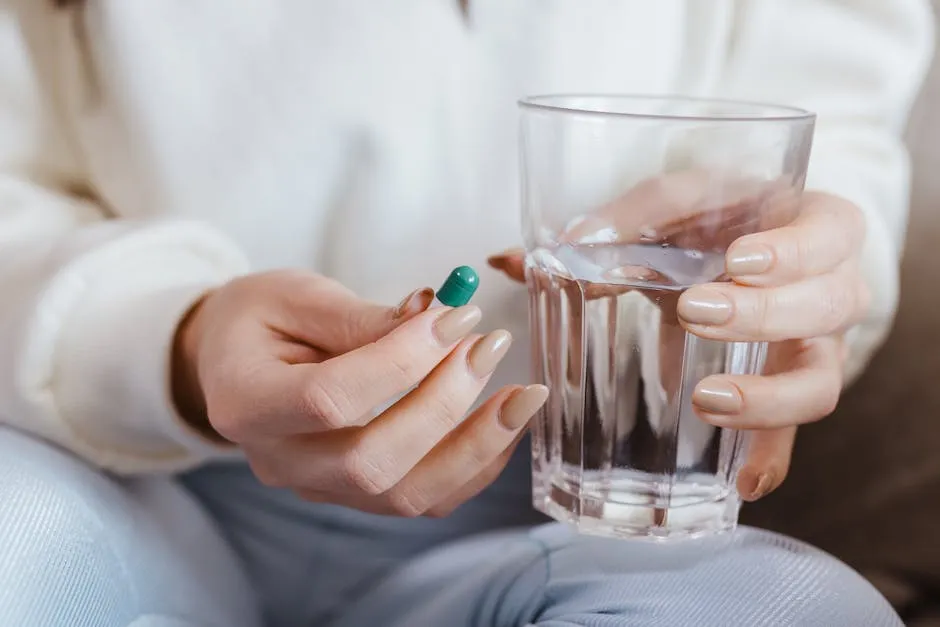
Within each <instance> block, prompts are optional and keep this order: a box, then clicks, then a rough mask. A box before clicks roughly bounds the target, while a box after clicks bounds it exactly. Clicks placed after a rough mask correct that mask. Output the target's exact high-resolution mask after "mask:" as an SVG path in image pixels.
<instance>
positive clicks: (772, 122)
mask: <svg viewBox="0 0 940 627" xmlns="http://www.w3.org/2000/svg"><path fill="white" fill-rule="evenodd" d="M520 106H521V112H522V114H521V124H522V129H521V130H522V177H523V181H522V189H523V219H522V222H523V232H524V240H525V247H526V279H527V284H528V288H529V294H530V315H531V326H532V334H533V346H534V355H533V363H534V367H535V375H536V380H537V381H539V382H541V383H545V384H546V385H548V386H549V388H550V389H551V395H550V397H549V400H548V402H547V403H546V405H545V407H544V408H543V410H542V411H541V413H540V415H539V416H538V417H537V418H536V420H535V421H534V423H533V429H532V456H533V473H534V477H533V479H534V481H533V500H534V504H535V507H536V508H537V509H539V510H541V511H542V512H544V513H546V514H548V515H549V516H552V517H553V518H555V519H557V520H561V521H565V522H569V523H573V524H575V525H577V526H578V528H579V529H580V530H581V531H583V532H585V533H591V534H598V535H607V536H615V537H645V538H654V539H667V538H679V537H686V538H688V537H698V536H702V535H707V534H712V533H717V532H722V531H726V530H730V529H733V528H734V526H735V525H736V524H737V518H738V509H739V507H740V497H739V496H738V494H737V491H736V487H735V482H736V478H737V472H738V470H739V467H740V464H741V462H743V458H744V455H745V452H746V449H747V440H748V437H747V434H746V433H745V432H738V431H733V430H727V429H718V428H715V427H712V426H710V425H708V424H706V423H705V422H704V421H702V420H701V419H700V418H699V417H698V416H697V415H696V414H695V412H694V410H693V409H692V405H691V400H690V398H691V394H692V391H693V389H694V388H695V386H696V384H697V383H698V382H699V381H700V380H701V379H702V378H704V377H706V376H709V375H712V374H717V373H733V374H758V373H760V372H761V370H762V369H763V364H764V360H765V353H766V346H765V345H764V344H760V343H725V342H717V341H710V340H703V339H700V338H698V337H696V336H693V335H691V334H689V333H686V331H685V329H684V328H683V327H682V326H681V325H680V323H679V320H678V317H677V313H676V308H677V303H678V300H679V297H680V296H681V294H682V293H683V291H685V290H686V289H688V288H689V287H691V286H693V285H698V284H701V283H709V282H717V281H726V280H728V279H727V277H726V275H725V253H726V251H727V249H728V247H729V246H730V244H731V243H732V242H734V241H735V240H736V239H737V238H739V237H741V236H743V235H747V234H750V233H755V232H759V231H763V230H766V229H770V228H775V227H779V226H783V225H785V224H787V223H789V222H791V221H792V220H793V219H794V218H795V217H796V215H797V214H798V212H799V197H800V194H801V193H802V189H803V185H804V181H805V178H806V168H807V162H808V160H809V154H810V148H811V144H812V137H813V130H814V125H815V116H814V115H813V114H811V113H809V112H807V111H803V110H799V109H794V108H789V107H782V106H772V105H762V104H752V103H741V102H728V101H718V100H702V99H690V98H659V97H634V96H616V97H611V96H542V97H533V98H529V99H526V100H524V101H523V102H521V103H520Z"/></svg>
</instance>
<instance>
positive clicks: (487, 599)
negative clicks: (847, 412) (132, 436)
mask: <svg viewBox="0 0 940 627" xmlns="http://www.w3.org/2000/svg"><path fill="white" fill-rule="evenodd" d="M526 461H527V460H526V459H525V457H524V456H519V457H518V458H517V459H516V460H514V461H513V462H512V464H511V466H510V468H508V469H507V472H506V473H505V474H504V476H503V478H501V480H500V481H499V482H497V483H496V484H494V486H493V487H492V488H491V489H489V490H488V491H487V492H485V493H484V494H482V495H481V496H480V497H478V498H477V499H475V500H474V501H471V502H470V503H468V504H467V505H465V506H464V507H463V508H461V509H459V510H458V511H457V512H456V513H455V514H454V515H453V516H452V517H450V518H447V519H442V520H430V519H416V520H402V519H392V518H383V517H378V516H371V515H366V514H361V513H358V512H353V511H349V510H345V509H342V508H338V507H331V506H322V505H311V504H307V503H303V502H300V501H298V500H296V499H294V498H292V497H291V495H290V494H289V493H285V492H280V491H275V490H271V489H268V488H264V487H262V486H260V485H259V484H258V483H257V482H255V481H254V479H253V478H252V476H251V474H250V472H249V471H248V470H247V469H246V468H245V467H243V466H216V467H211V468H207V469H204V470H201V471H199V472H197V473H194V474H192V475H190V476H187V477H185V478H183V479H182V480H181V481H173V480H170V479H166V478H148V479H135V480H128V481H119V480H116V479H114V478H111V477H108V476H106V475H104V474H101V473H99V472H96V471H94V470H92V469H91V468H89V467H87V466H85V465H84V464H82V463H81V462H79V461H78V460H76V459H74V458H73V457H71V456H69V455H68V454H65V453H63V452H62V451H60V450H58V449H56V448H54V447H51V446H49V445H46V444H44V443H41V442H39V441H36V440H34V439H31V438H29V437H26V436H24V435H21V434H17V433H15V432H13V431H10V430H8V429H3V428H0V504H2V505H0V626H2V627H126V626H128V625H133V626H134V627H193V626H200V627H259V626H261V625H269V626H272V627H288V626H295V625H296V626H304V627H312V626H320V625H324V626H328V627H491V626H496V627H512V626H523V625H539V626H542V627H562V626H571V625H581V626H585V627H587V626H590V627H608V626H631V627H654V626H655V627H684V626H689V627H735V626H738V625H740V626H742V627H743V626H747V627H758V626H763V625H768V626H774V627H781V626H787V625H794V626H799V627H816V626H818V627H900V626H901V621H900V620H899V619H898V617H897V616H896V614H895V613H894V612H893V611H892V609H891V608H890V606H889V605H888V604H887V603H886V602H885V601H884V599H883V598H882V597H881V596H879V594H878V593H877V592H876V591H875V589H874V588H872V587H871V586H870V585H869V584H868V583H867V582H866V581H864V580H863V579H862V578H861V577H860V576H859V575H858V574H856V573H855V572H854V571H852V570H851V569H849V568H848V567H846V566H844V565H843V564H841V563H840V562H838V561H837V560H835V559H833V558H832V557H829V556H828V555H826V554H824V553H821V552H819V551H817V550H815V549H812V548H810V547H807V546H805V545H802V544H799V543H797V542H794V541H792V540H789V539H786V538H782V537H779V536H776V535H772V534H769V533H765V532H761V531H757V530H753V529H742V530H741V531H740V532H739V533H737V534H735V535H734V536H733V537H730V538H729V539H728V540H725V541H724V542H725V545H724V546H721V544H720V543H719V544H709V543H705V542H703V543H700V544H696V545H693V546H692V547H686V548H684V549H682V550H681V551H670V550H669V549H668V548H663V547H657V546H652V545H648V544H645V543H632V542H623V541H609V540H601V539H593V538H586V537H579V536H577V535H574V534H572V533H571V532H570V531H569V530H568V529H566V528H565V527H563V526H560V525H554V524H547V525H546V524H537V523H538V522H539V519H538V518H537V517H536V515H535V514H533V513H532V512H531V509H530V508H529V507H528V495H527V492H528V485H527V483H526V481H525V477H526V476H527V474H528V469H527V463H526Z"/></svg>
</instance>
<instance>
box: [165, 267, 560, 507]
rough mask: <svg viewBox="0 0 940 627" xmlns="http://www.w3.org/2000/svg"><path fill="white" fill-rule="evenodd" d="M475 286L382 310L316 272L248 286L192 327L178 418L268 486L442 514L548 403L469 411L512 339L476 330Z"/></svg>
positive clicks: (509, 390) (519, 390)
mask: <svg viewBox="0 0 940 627" xmlns="http://www.w3.org/2000/svg"><path fill="white" fill-rule="evenodd" d="M477 282H478V277H477V276H476V273H475V272H474V271H473V270H472V269H471V268H468V267H461V268H457V269H455V270H454V272H453V273H451V276H450V277H449V278H448V280H447V281H446V282H445V283H444V285H443V286H442V287H441V289H440V290H438V291H437V294H436V295H435V292H434V291H433V290H431V289H429V288H425V289H419V290H416V291H415V292H413V293H412V294H409V295H408V296H407V297H406V298H405V299H404V300H403V301H402V302H401V303H400V304H399V305H398V306H397V307H385V306H381V305H376V304H374V303H370V302H367V301H364V300H362V299H360V298H358V297H357V296H356V295H355V294H353V293H352V292H350V291H349V290H348V289H346V288H345V287H343V286H342V285H340V284H338V283H336V282H335V281H332V280H330V279H327V278H325V277H322V276H319V275H316V274H308V273H301V272H284V271H281V272H272V273H266V274H256V275H250V276H247V277H244V278H240V279H236V280H234V281H232V282H231V283H229V284H227V285H225V286H223V287H222V288H220V289H219V290H217V291H215V292H212V293H211V294H210V295H208V296H207V297H206V298H205V299H204V300H203V301H202V302H201V303H200V304H199V305H198V306H197V307H196V308H195V309H194V310H193V312H192V313H191V314H190V315H189V316H188V317H187V319H186V320H185V321H184V323H183V324H181V326H180V329H179V331H178V333H177V341H176V346H175V351H174V371H173V375H174V396H175V398H176V402H177V406H178V407H179V408H180V411H181V413H182V414H183V415H184V417H186V419H187V421H188V422H190V423H191V424H194V425H197V426H201V427H202V429H203V430H204V431H205V432H207V433H209V434H211V435H212V436H214V437H217V438H220V439H224V440H226V441H228V442H231V443H234V444H237V445H239V446H240V447H241V448H242V450H243V451H244V452H245V454H246V456H247V458H248V461H249V463H250V464H251V467H252V469H253V471H254V472H255V474H256V475H257V476H258V477H259V479H260V480H261V481H263V482H264V483H266V484H268V485H271V486H277V487H286V488H290V489H293V490H294V491H295V492H297V493H298V494H299V495H301V496H302V497H303V498H305V499H308V500H311V501H317V502H327V503H333V504H338V505H345V506H348V507H353V508H356V509H360V510H363V511H368V512H372V513H379V514H389V515H400V516H419V515H445V514H447V513H449V512H450V511H451V510H452V509H454V508H455V507H457V506H458V505H460V504H461V503H463V502H464V501H466V500H467V499H469V498H471V497H473V496H475V495H476V494H477V493H478V492H480V491H481V490H482V489H483V488H485V487H486V486H487V485H488V484H489V483H491V482H492V481H493V480H494V479H495V478H496V477H497V476H498V475H499V473H500V471H501V470H502V468H503V466H504V465H505V464H506V462H507V461H508V459H509V456H510V455H511V453H512V451H513V449H514V448H515V446H516V444H517V443H518V441H519V440H520V438H521V436H522V434H523V433H524V429H525V426H526V424H527V423H528V421H529V419H530V418H531V417H532V415H533V414H534V413H535V412H536V411H537V410H538V409H539V408H540V407H541V406H542V404H543V403H544V402H545V400H546V398H547V396H548V390H547V389H546V388H545V387H544V386H529V387H523V386H508V387H505V388H502V389H500V390H498V391H497V392H496V393H495V394H494V395H493V396H492V397H490V398H489V399H488V400H486V401H485V402H484V403H482V404H481V405H479V407H478V408H477V409H475V410H473V411H471V407H472V406H473V405H474V404H475V402H476V400H477V397H478V396H479V394H480V393H481V392H482V390H483V388H484V385H485V384H486V382H487V381H488V380H489V378H490V376H491V375H492V373H493V371H494V370H495V369H496V367H497V366H498V365H499V363H500V361H501V360H502V358H503V357H504V356H505V354H506V352H507V350H508V349H509V345H510V343H511V341H512V338H511V337H510V335H509V333H508V332H506V331H503V330H497V331H493V332H491V333H489V334H486V335H478V334H474V333H473V330H474V328H475V327H476V326H477V325H478V324H479V322H480V320H481V318H482V312H481V311H480V309H479V308H477V307H475V306H473V305H468V304H466V303H467V302H468V301H469V299H470V298H471V297H472V296H473V292H474V291H475V290H476V286H477ZM396 399H397V400H396ZM389 403H391V404H390V405H389ZM386 405H388V407H387V409H385V410H384V411H381V412H380V413H378V415H375V408H377V407H383V406H386ZM468 412H470V413H469V415H468Z"/></svg>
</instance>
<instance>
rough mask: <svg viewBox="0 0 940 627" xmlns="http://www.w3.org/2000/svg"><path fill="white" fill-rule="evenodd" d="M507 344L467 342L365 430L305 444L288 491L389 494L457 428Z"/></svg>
mask: <svg viewBox="0 0 940 627" xmlns="http://www.w3.org/2000/svg"><path fill="white" fill-rule="evenodd" d="M510 339H511V338H510V336H509V334H508V333H507V332H505V331H494V332H493V333H490V334H489V335H487V336H485V337H479V336H476V337H470V338H467V339H466V340H464V341H462V342H461V343H460V344H458V345H457V347H456V348H455V349H454V350H453V352H452V353H451V354H450V355H449V356H448V357H447V359H445V360H444V361H443V362H441V363H440V365H438V366H437V367H436V368H435V369H434V370H433V371H432V372H431V374H429V375H428V377H427V378H426V379H425V380H424V381H423V382H422V383H421V385H420V386H419V387H418V388H416V389H414V390H412V391H411V392H410V393H409V394H408V395H407V396H405V397H404V398H403V399H401V400H400V401H398V402H397V403H395V404H394V405H392V406H391V407H390V408H388V409H387V410H385V411H384V412H382V414H380V415H379V416H378V417H377V418H376V419H375V420H373V421H372V422H371V423H369V424H368V425H366V426H365V427H361V428H355V429H343V430H340V431H336V432H334V433H332V434H331V433H325V434H321V435H319V436H317V437H315V438H311V439H310V440H309V441H308V442H307V443H306V444H305V445H304V453H303V454H304V456H305V458H306V459H307V460H308V461H307V462H306V463H304V464H301V465H299V466H298V467H297V468H296V469H294V470H293V478H292V480H291V481H292V485H297V486H304V487H306V488H307V489H311V490H327V491H335V490H350V491H358V492H363V493H365V494H368V495H371V496H377V495H379V494H382V493H384V492H386V491H388V490H389V489H391V488H392V487H393V486H395V485H396V484H397V483H398V482H399V481H401V479H402V478H403V477H404V476H405V475H406V474H407V473H408V472H409V471H411V469H412V468H414V467H415V465H417V464H418V462H419V461H421V459H422V458H423V457H424V456H425V455H427V454H428V453H429V452H430V451H431V450H432V449H433V448H434V447H435V446H436V445H437V444H438V443H439V442H440V441H441V440H443V439H444V438H445V437H446V436H447V435H448V434H449V433H450V432H451V431H453V430H454V428H455V427H456V426H457V425H458V424H460V421H461V420H462V419H463V417H464V416H465V415H466V413H467V411H468V410H469V409H470V407H471V406H472V404H473V402H474V400H476V398H477V396H478V395H479V394H480V392H481V391H482V390H483V387H484V386H485V385H486V382H487V380H488V379H489V377H490V375H491V374H492V372H493V370H495V368H496V366H497V364H498V363H499V361H501V360H502V358H503V357H504V356H505V354H506V352H507V350H508V349H509V344H510Z"/></svg>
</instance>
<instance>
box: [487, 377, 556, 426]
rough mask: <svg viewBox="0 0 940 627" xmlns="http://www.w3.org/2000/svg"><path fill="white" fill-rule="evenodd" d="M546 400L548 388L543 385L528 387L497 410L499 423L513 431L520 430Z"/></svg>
mask: <svg viewBox="0 0 940 627" xmlns="http://www.w3.org/2000/svg"><path fill="white" fill-rule="evenodd" d="M546 400H548V388H547V387H545V386H544V385H530V386H529V387H527V388H525V389H523V390H520V391H518V392H516V393H515V394H513V395H512V396H510V397H509V398H508V399H507V400H506V402H505V403H503V406H502V407H501V408H500V410H499V423H500V424H501V425H503V426H504V427H506V428H507V429H509V430H510V431H515V430H516V429H521V428H522V427H524V426H525V425H526V423H528V422H529V420H531V419H532V416H534V415H535V412H537V411H538V410H539V409H540V408H541V407H542V405H544V404H545V401H546Z"/></svg>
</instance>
